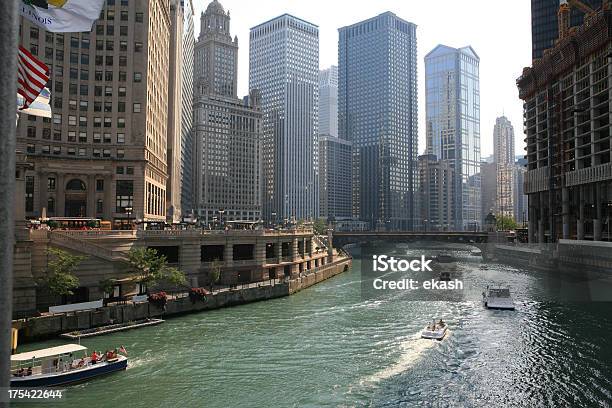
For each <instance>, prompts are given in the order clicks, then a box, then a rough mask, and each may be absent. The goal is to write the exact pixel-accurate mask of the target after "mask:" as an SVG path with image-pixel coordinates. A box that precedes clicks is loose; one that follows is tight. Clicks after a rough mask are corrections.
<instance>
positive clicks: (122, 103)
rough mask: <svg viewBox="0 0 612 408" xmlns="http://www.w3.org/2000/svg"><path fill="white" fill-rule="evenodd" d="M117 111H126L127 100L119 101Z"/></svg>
mask: <svg viewBox="0 0 612 408" xmlns="http://www.w3.org/2000/svg"><path fill="white" fill-rule="evenodd" d="M117 112H125V102H122V101H119V102H117Z"/></svg>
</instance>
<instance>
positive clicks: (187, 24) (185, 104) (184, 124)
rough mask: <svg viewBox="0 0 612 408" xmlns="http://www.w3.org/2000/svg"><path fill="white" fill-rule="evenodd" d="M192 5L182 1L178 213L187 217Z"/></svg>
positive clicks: (190, 168)
mask: <svg viewBox="0 0 612 408" xmlns="http://www.w3.org/2000/svg"><path fill="white" fill-rule="evenodd" d="M193 24H194V23H193V2H192V0H183V44H182V45H183V59H182V66H181V69H182V75H183V81H182V99H181V157H180V160H181V213H182V216H183V217H190V216H191V215H193V212H194V193H193V187H194V181H193V177H194V175H193V172H194V150H195V142H194V138H193V87H194V77H193V76H194V72H193V71H194V47H195V37H194V26H193Z"/></svg>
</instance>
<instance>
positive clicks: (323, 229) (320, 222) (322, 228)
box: [312, 218, 327, 235]
mask: <svg viewBox="0 0 612 408" xmlns="http://www.w3.org/2000/svg"><path fill="white" fill-rule="evenodd" d="M312 227H313V228H314V230H315V232H316V233H317V234H319V235H323V234H326V233H327V223H326V222H325V218H317V219H316V220H315V222H314V224H313V226H312Z"/></svg>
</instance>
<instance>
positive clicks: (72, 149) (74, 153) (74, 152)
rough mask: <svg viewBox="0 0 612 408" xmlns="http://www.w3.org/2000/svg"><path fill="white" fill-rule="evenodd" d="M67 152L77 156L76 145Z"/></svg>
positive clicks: (69, 154)
mask: <svg viewBox="0 0 612 408" xmlns="http://www.w3.org/2000/svg"><path fill="white" fill-rule="evenodd" d="M67 152H68V156H76V149H75V148H74V147H69V148H68V150H67Z"/></svg>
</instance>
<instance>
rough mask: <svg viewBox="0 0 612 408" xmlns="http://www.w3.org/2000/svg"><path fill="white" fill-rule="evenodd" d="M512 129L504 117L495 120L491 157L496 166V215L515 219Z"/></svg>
mask: <svg viewBox="0 0 612 408" xmlns="http://www.w3.org/2000/svg"><path fill="white" fill-rule="evenodd" d="M514 156H515V154H514V128H513V127H512V124H511V123H510V121H509V120H508V118H506V117H505V116H501V117H499V118H497V119H496V120H495V126H494V127H493V157H494V162H495V164H496V166H497V177H496V178H497V194H496V199H495V201H496V204H495V208H496V210H497V211H496V215H503V216H505V217H510V218H515V216H516V214H515V213H514V196H515V194H516V193H515V191H514V186H515V180H514V177H515V175H516V174H515V173H516V171H515V162H514Z"/></svg>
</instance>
